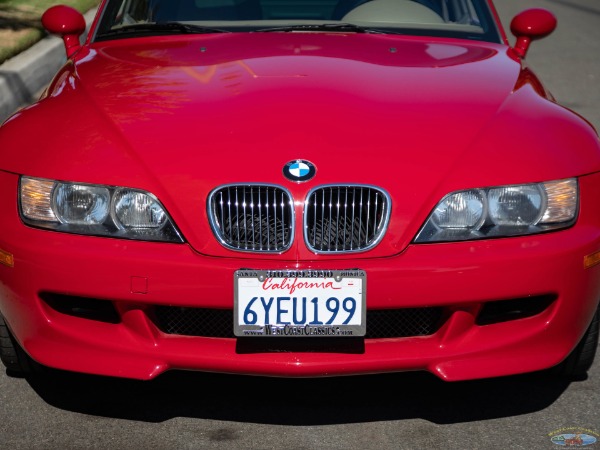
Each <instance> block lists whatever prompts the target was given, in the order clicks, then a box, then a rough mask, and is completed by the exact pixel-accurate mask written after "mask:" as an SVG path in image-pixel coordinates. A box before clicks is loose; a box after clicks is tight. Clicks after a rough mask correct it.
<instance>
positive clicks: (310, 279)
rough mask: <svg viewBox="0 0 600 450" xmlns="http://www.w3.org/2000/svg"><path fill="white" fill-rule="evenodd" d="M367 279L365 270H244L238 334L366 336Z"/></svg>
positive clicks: (239, 280) (238, 281)
mask: <svg viewBox="0 0 600 450" xmlns="http://www.w3.org/2000/svg"><path fill="white" fill-rule="evenodd" d="M366 281H367V276H366V273H365V272H364V271H362V270H326V271H319V270H291V271H287V270H284V271H281V270H238V271H236V272H235V284H234V286H235V298H234V330H233V331H234V334H235V335H236V336H240V337H241V336H280V337H328V336H330V337H340V336H364V335H365V333H366V323H365V322H366V320H365V319H366V287H367V286H366Z"/></svg>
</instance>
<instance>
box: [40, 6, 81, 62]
mask: <svg viewBox="0 0 600 450" xmlns="http://www.w3.org/2000/svg"><path fill="white" fill-rule="evenodd" d="M42 25H43V26H44V28H45V29H46V30H48V32H50V33H52V34H58V35H60V36H62V38H63V41H64V43H65V50H66V52H67V57H68V58H70V57H71V56H73V54H75V52H76V51H77V50H79V48H80V47H81V44H80V43H79V36H81V35H82V34H83V33H84V31H85V26H86V25H85V19H84V18H83V15H82V14H81V13H80V12H79V11H77V10H76V9H73V8H71V7H70V6H65V5H57V6H53V7H51V8H49V9H48V10H47V11H46V12H45V13H44V15H43V16H42Z"/></svg>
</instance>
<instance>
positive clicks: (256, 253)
mask: <svg viewBox="0 0 600 450" xmlns="http://www.w3.org/2000/svg"><path fill="white" fill-rule="evenodd" d="M43 23H44V26H45V27H46V28H47V29H48V30H49V31H50V32H52V33H57V34H60V35H62V37H63V39H64V42H65V49H66V52H67V55H68V61H67V63H66V65H65V66H64V67H63V68H62V69H61V70H60V72H59V73H58V74H57V75H56V77H55V78H54V80H53V81H52V83H51V84H50V86H49V87H48V89H47V90H46V92H45V93H44V95H43V96H42V98H41V99H40V101H39V102H37V103H36V104H34V105H32V106H30V107H28V108H26V109H24V110H22V111H20V112H18V113H17V114H15V115H14V116H12V117H11V118H10V119H9V120H7V121H6V122H5V123H4V124H3V125H2V127H1V128H0V210H1V211H2V221H1V224H0V311H1V316H0V345H1V346H0V355H1V357H2V361H3V362H4V364H5V365H6V366H7V369H8V371H9V372H10V373H15V374H18V373H21V374H27V373H28V372H29V371H30V370H32V369H33V368H34V367H37V366H38V365H41V366H49V367H53V368H58V369H63V370H70V371H77V372H85V373H92V374H101V375H109V376H119V377H128V378H136V379H151V378H153V377H156V376H157V375H159V374H161V373H163V372H165V371H167V370H171V369H183V370H200V371H213V372H223V373H240V374H257V375H271V376H290V377H301V376H310V377H312V376H332V375H346V374H365V373H377V372H393V371H408V370H425V371H429V372H431V373H433V374H435V375H437V376H439V377H440V378H442V379H444V380H466V379H475V378H482V377H496V376H502V375H509V374H517V373H523V372H530V371H537V370H542V369H548V368H551V367H555V366H556V367H557V369H556V370H557V371H559V372H560V373H562V374H564V375H567V376H578V377H581V376H582V375H584V374H585V373H586V371H587V370H588V369H589V367H590V366H591V364H592V362H593V359H594V354H595V351H596V347H597V341H598V323H599V319H598V301H599V299H600V209H599V208H598V198H600V143H599V139H598V135H597V133H596V131H595V130H594V129H593V127H592V126H591V125H590V124H589V123H587V122H586V121H585V120H584V119H582V118H581V117H579V116H577V115H576V114H574V113H573V112H571V111H569V110H567V109H565V108H564V107H562V106H560V105H558V104H557V103H556V102H555V101H554V99H553V98H552V96H551V94H550V93H549V92H548V91H547V90H546V89H545V88H544V87H543V85H542V84H541V83H540V81H539V80H538V78H537V77H536V76H535V74H534V73H533V72H532V71H531V70H530V68H529V67H528V66H527V64H526V62H525V57H526V53H527V51H528V48H529V46H530V44H531V42H532V41H533V40H535V39H538V38H542V37H544V36H546V35H548V34H549V33H551V32H552V30H553V29H554V27H555V26H556V20H555V18H554V16H553V15H552V14H551V13H549V12H548V11H546V10H541V9H535V10H528V11H525V12H523V13H521V14H520V15H518V16H517V17H515V19H514V20H513V22H512V24H511V30H512V33H513V34H514V35H515V36H516V44H515V45H514V46H511V45H510V44H509V42H508V40H507V37H506V35H505V33H504V31H503V29H502V27H501V24H500V21H499V19H498V16H497V14H496V12H495V10H494V6H493V4H492V2H491V1H487V0H415V1H410V0H371V1H368V0H367V1H365V0H311V1H306V0H281V1H272V0H105V1H104V2H103V3H102V5H101V6H100V8H99V11H98V14H97V17H96V20H95V22H94V23H93V24H92V27H91V30H90V32H89V36H88V38H87V40H86V41H85V43H83V44H80V42H79V36H80V34H82V33H83V31H84V28H85V23H84V20H83V18H82V16H81V15H80V14H79V13H77V12H75V11H74V10H72V9H70V8H68V7H65V6H58V7H54V8H51V9H50V10H48V11H47V12H46V13H45V15H44V17H43Z"/></svg>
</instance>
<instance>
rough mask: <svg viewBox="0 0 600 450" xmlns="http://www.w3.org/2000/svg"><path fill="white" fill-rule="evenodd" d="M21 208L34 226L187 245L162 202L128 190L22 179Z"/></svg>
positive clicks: (68, 231) (147, 193)
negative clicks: (184, 243)
mask: <svg viewBox="0 0 600 450" xmlns="http://www.w3.org/2000/svg"><path fill="white" fill-rule="evenodd" d="M19 208H20V211H21V217H22V219H23V222H25V223H26V224H27V225H30V226H32V227H38V228H45V229H50V230H54V231H61V232H64V233H74V234H86V235H93V236H110V237H115V238H124V239H137V240H144V241H166V242H183V239H182V238H181V235H180V233H179V232H178V231H177V229H176V228H175V225H174V223H173V221H172V220H171V218H170V217H169V215H168V214H167V212H166V210H165V209H164V207H163V206H162V205H161V203H160V202H159V201H158V199H157V198H156V197H155V196H154V195H152V194H151V193H149V192H145V191H142V190H139V189H131V188H126V187H117V186H105V185H96V184H84V183H69V182H62V181H54V180H47V179H42V178H31V177H25V176H23V177H21V181H20V185H19Z"/></svg>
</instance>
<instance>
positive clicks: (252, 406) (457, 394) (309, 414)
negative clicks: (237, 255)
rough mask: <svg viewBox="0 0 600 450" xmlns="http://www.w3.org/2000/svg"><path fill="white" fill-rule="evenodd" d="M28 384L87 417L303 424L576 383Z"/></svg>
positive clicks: (73, 378)
mask: <svg viewBox="0 0 600 450" xmlns="http://www.w3.org/2000/svg"><path fill="white" fill-rule="evenodd" d="M28 381H29V384H30V385H31V387H32V388H33V389H34V390H35V392H36V393H37V394H38V395H39V396H40V397H41V398H42V399H43V400H44V401H45V402H47V403H48V404H50V405H52V406H54V407H56V408H60V409H63V410H67V411H72V412H78V413H82V414H90V415H95V416H102V417H111V418H120V419H127V420H136V421H144V422H163V421H166V420H170V419H173V418H176V417H189V418H198V419H211V420H221V421H232V422H245V423H257V424H271V425H299V426H310V425H333V424H347V423H359V422H375V421H389V420H403V419H414V418H421V419H424V420H428V421H430V422H433V423H436V424H451V423H461V422H472V421H479V420H487V419H495V418H501V417H509V416H518V415H521V414H526V413H531V412H535V411H540V410H543V409H545V408H547V407H548V406H550V405H551V404H552V403H553V402H554V401H555V400H556V399H558V398H559V397H560V395H561V394H562V393H563V392H564V391H565V390H566V388H567V387H568V385H569V383H568V382H567V381H564V380H559V379H557V378H554V377H552V376H550V375H549V374H548V373H547V372H546V373H544V372H541V373H535V374H528V375H520V376H513V377H506V378H497V379H490V380H480V381H468V382H458V383H446V382H444V381H441V380H439V379H437V378H436V377H435V376H433V375H430V374H428V373H416V372H415V373H401V374H384V375H368V376H354V377H336V378H318V379H284V378H265V377H250V376H237V375H221V374H207V373H194V372H169V373H166V374H163V375H162V376H160V377H158V378H157V379H155V380H153V381H132V380H122V379H115V378H104V377H97V376H89V375H80V374H73V373H66V372H59V371H51V370H48V371H46V372H45V373H44V376H37V377H35V378H33V379H30V380H28Z"/></svg>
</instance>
